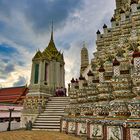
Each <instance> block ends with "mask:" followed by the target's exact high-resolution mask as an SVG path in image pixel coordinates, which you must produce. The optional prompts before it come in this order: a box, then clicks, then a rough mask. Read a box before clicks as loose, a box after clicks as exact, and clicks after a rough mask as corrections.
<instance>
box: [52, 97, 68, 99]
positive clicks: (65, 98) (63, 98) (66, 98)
mask: <svg viewBox="0 0 140 140" xmlns="http://www.w3.org/2000/svg"><path fill="white" fill-rule="evenodd" d="M50 99H70V97H50Z"/></svg>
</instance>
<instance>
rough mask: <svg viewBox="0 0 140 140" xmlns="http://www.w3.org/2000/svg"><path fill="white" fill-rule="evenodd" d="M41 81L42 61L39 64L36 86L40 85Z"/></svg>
mask: <svg viewBox="0 0 140 140" xmlns="http://www.w3.org/2000/svg"><path fill="white" fill-rule="evenodd" d="M41 81H42V61H40V63H39V75H38V84H41Z"/></svg>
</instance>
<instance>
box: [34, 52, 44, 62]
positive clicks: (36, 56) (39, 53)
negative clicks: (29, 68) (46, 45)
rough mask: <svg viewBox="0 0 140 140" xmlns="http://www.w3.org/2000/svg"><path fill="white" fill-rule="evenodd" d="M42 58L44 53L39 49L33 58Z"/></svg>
mask: <svg viewBox="0 0 140 140" xmlns="http://www.w3.org/2000/svg"><path fill="white" fill-rule="evenodd" d="M41 58H42V53H41V51H40V50H38V51H37V52H36V54H35V56H34V57H33V60H35V59H41Z"/></svg>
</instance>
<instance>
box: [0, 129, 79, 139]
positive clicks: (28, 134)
mask: <svg viewBox="0 0 140 140" xmlns="http://www.w3.org/2000/svg"><path fill="white" fill-rule="evenodd" d="M0 140H81V138H77V137H74V136H71V135H66V134H64V133H60V132H48V131H24V130H20V131H10V132H0Z"/></svg>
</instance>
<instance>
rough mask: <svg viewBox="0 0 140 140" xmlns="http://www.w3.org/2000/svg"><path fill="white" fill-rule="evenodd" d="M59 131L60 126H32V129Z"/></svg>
mask: <svg viewBox="0 0 140 140" xmlns="http://www.w3.org/2000/svg"><path fill="white" fill-rule="evenodd" d="M34 128H37V129H60V126H33V129H34Z"/></svg>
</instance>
